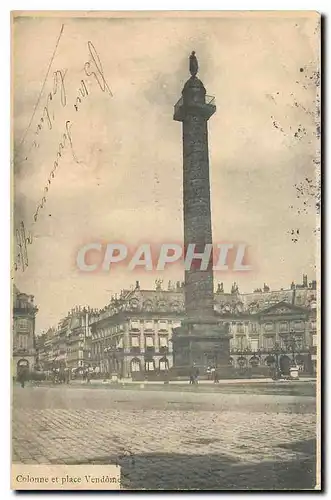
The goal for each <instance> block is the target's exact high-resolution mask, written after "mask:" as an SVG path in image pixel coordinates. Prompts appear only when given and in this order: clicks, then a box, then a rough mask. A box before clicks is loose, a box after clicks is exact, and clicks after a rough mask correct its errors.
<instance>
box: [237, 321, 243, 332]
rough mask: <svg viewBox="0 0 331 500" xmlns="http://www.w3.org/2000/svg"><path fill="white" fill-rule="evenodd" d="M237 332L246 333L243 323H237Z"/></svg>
mask: <svg viewBox="0 0 331 500" xmlns="http://www.w3.org/2000/svg"><path fill="white" fill-rule="evenodd" d="M237 332H238V333H244V332H245V330H244V325H243V323H238V325H237Z"/></svg>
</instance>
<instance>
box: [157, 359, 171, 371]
mask: <svg viewBox="0 0 331 500" xmlns="http://www.w3.org/2000/svg"><path fill="white" fill-rule="evenodd" d="M159 366H160V370H163V371H164V370H167V369H168V366H169V363H168V360H167V358H161V359H160V365H159Z"/></svg>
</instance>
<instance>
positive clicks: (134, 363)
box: [131, 359, 140, 372]
mask: <svg viewBox="0 0 331 500" xmlns="http://www.w3.org/2000/svg"><path fill="white" fill-rule="evenodd" d="M131 372H140V361H139V359H132V360H131Z"/></svg>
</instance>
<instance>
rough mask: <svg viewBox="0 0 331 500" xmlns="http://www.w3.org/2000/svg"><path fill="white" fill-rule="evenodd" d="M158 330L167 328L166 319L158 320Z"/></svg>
mask: <svg viewBox="0 0 331 500" xmlns="http://www.w3.org/2000/svg"><path fill="white" fill-rule="evenodd" d="M159 330H165V331H167V330H168V323H167V321H160V322H159Z"/></svg>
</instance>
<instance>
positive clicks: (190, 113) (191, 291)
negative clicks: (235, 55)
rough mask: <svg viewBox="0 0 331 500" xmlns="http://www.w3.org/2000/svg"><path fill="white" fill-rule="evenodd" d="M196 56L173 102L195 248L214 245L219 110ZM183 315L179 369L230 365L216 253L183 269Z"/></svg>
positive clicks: (189, 238) (177, 344)
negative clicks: (219, 313) (213, 120)
mask: <svg viewBox="0 0 331 500" xmlns="http://www.w3.org/2000/svg"><path fill="white" fill-rule="evenodd" d="M197 72H198V61H197V58H196V56H195V52H192V54H191V56H190V73H191V77H190V78H189V79H188V80H187V82H186V83H185V85H184V88H183V90H182V97H181V98H180V100H179V101H178V102H177V104H176V105H175V110H174V117H173V118H174V120H175V121H179V122H182V124H183V125H182V128H183V198H184V199H183V205H184V247H185V248H188V245H190V244H195V251H196V253H203V252H204V250H205V247H206V245H212V243H213V238H212V224H211V208H210V178H209V154H208V124H207V122H208V120H209V118H210V117H211V116H212V115H213V114H214V113H215V111H216V106H215V102H214V101H215V100H214V98H213V97H209V96H207V95H206V89H205V87H204V85H203V83H202V82H201V80H199V78H197V76H196V75H197ZM184 290H185V319H184V320H183V322H182V324H181V326H180V327H179V328H176V329H174V332H173V333H174V335H173V348H174V365H175V367H176V368H177V370H178V371H179V372H181V371H183V372H187V370H188V369H191V368H192V367H193V366H194V367H196V368H197V369H199V370H205V369H206V367H207V366H217V369H218V372H219V373H220V374H221V373H222V372H224V371H229V370H231V366H230V362H229V358H230V345H229V340H230V337H231V335H230V334H229V325H228V324H226V323H225V324H221V323H220V321H219V319H218V318H217V317H216V316H215V313H214V278H213V257H212V254H211V257H210V261H209V265H208V266H207V269H205V270H203V269H201V267H200V266H190V269H187V270H185V287H184Z"/></svg>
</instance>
